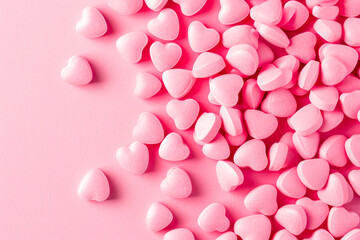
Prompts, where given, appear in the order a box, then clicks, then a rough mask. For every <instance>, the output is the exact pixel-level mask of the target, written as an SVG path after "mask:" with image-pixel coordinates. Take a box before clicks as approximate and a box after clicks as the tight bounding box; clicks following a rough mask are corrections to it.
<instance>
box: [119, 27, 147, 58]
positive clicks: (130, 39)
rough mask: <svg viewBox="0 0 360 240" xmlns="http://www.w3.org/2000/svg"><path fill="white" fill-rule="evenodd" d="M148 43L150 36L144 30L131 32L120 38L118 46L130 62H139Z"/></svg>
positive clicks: (122, 54) (121, 53)
mask: <svg viewBox="0 0 360 240" xmlns="http://www.w3.org/2000/svg"><path fill="white" fill-rule="evenodd" d="M147 43H148V37H147V36H146V34H145V33H143V32H129V33H126V34H124V35H122V36H121V37H119V38H118V40H117V41H116V48H117V50H118V51H119V53H120V55H121V56H122V57H123V58H124V59H125V60H126V61H128V62H130V63H137V62H139V61H140V60H141V58H142V52H143V50H144V48H145V46H146V45H147Z"/></svg>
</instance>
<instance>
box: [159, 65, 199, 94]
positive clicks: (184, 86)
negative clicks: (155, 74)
mask: <svg viewBox="0 0 360 240" xmlns="http://www.w3.org/2000/svg"><path fill="white" fill-rule="evenodd" d="M162 79H163V82H164V86H165V88H166V90H167V91H168V93H169V94H170V95H171V96H172V97H173V98H182V97H184V96H185V95H186V94H187V93H188V92H189V91H190V90H191V89H192V87H193V86H194V84H195V80H196V79H195V78H194V77H193V75H192V73H191V71H190V70H187V69H170V70H166V71H165V72H164V73H163V74H162Z"/></svg>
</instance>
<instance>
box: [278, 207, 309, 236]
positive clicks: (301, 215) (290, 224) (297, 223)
mask: <svg viewBox="0 0 360 240" xmlns="http://www.w3.org/2000/svg"><path fill="white" fill-rule="evenodd" d="M274 217H275V220H276V221H277V222H278V223H279V224H280V225H281V226H283V227H284V228H285V229H286V230H288V231H289V232H290V233H292V234H294V235H296V236H297V235H299V234H300V233H302V232H303V231H304V230H305V228H306V223H307V218H306V213H305V210H304V209H303V208H302V207H301V206H299V205H295V204H288V205H285V206H283V207H281V208H279V210H278V211H277V213H276V214H275V216H274ZM289 219H291V221H289Z"/></svg>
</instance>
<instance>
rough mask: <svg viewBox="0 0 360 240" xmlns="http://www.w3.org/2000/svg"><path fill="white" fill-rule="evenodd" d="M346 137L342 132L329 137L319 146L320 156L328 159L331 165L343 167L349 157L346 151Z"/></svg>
mask: <svg viewBox="0 0 360 240" xmlns="http://www.w3.org/2000/svg"><path fill="white" fill-rule="evenodd" d="M345 142H346V137H345V136H344V135H341V134H336V135H332V136H331V137H329V138H327V139H326V140H325V141H324V142H323V143H322V144H321V146H320V148H319V157H321V158H323V159H325V160H327V161H328V162H329V164H330V165H332V166H336V167H343V166H345V165H346V163H347V161H348V159H347V156H346V151H345Z"/></svg>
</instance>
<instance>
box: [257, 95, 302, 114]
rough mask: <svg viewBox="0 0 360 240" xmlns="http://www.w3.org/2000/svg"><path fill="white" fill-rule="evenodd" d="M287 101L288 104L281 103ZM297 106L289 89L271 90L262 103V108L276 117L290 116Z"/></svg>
mask: <svg viewBox="0 0 360 240" xmlns="http://www.w3.org/2000/svg"><path fill="white" fill-rule="evenodd" d="M284 102H286V103H287V104H286V105H284V104H280V103H284ZM296 108H297V103H296V99H295V97H294V95H293V94H292V93H291V92H290V91H289V90H287V89H282V88H280V89H276V90H274V91H271V92H269V93H268V94H267V95H266V98H265V99H264V100H263V102H262V104H261V110H262V111H264V112H266V113H271V114H273V115H274V116H276V117H290V116H292V115H293V114H294V113H295V111H296Z"/></svg>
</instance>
